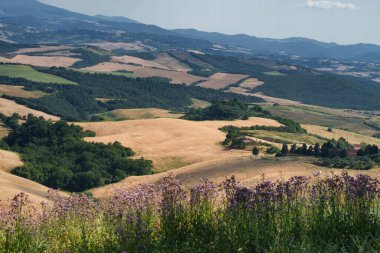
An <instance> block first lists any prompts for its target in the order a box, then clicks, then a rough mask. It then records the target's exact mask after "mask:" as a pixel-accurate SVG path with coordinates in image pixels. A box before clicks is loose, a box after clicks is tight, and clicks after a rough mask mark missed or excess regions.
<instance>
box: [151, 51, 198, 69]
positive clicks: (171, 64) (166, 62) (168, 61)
mask: <svg viewBox="0 0 380 253" xmlns="http://www.w3.org/2000/svg"><path fill="white" fill-rule="evenodd" d="M154 62H156V63H158V64H161V65H163V66H165V68H166V69H169V70H175V71H179V72H187V71H191V70H192V69H191V68H190V67H189V66H187V65H185V64H183V63H181V62H179V61H178V60H177V59H175V58H173V57H171V56H169V55H168V54H166V53H161V54H158V55H157V58H156V59H155V60H154Z"/></svg>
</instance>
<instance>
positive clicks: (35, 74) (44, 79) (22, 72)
mask: <svg viewBox="0 0 380 253" xmlns="http://www.w3.org/2000/svg"><path fill="white" fill-rule="evenodd" d="M0 76H7V77H14V78H25V79H28V80H30V81H34V82H40V83H60V84H76V83H74V82H72V81H69V80H67V79H64V78H62V77H58V76H54V75H50V74H46V73H41V72H39V71H37V70H35V69H33V68H32V67H30V66H24V65H13V64H0Z"/></svg>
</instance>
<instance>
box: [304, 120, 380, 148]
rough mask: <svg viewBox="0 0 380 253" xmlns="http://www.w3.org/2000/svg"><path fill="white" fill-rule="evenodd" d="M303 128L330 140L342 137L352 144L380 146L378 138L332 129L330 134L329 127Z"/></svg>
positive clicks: (308, 126) (312, 126)
mask: <svg viewBox="0 0 380 253" xmlns="http://www.w3.org/2000/svg"><path fill="white" fill-rule="evenodd" d="M302 127H303V128H305V129H306V130H307V131H308V132H309V133H311V134H316V135H319V136H322V137H325V138H328V139H333V138H334V139H339V138H340V137H343V138H345V139H346V140H347V141H348V142H350V143H351V144H360V143H367V144H376V145H380V139H378V138H373V137H370V136H366V135H361V134H358V133H354V132H350V131H345V130H340V129H332V130H333V131H332V132H329V131H328V128H327V127H322V126H315V125H302Z"/></svg>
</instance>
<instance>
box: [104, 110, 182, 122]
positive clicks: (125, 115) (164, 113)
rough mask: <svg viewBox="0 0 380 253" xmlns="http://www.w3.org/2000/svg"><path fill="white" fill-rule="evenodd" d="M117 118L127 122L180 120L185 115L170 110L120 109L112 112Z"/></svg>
mask: <svg viewBox="0 0 380 253" xmlns="http://www.w3.org/2000/svg"><path fill="white" fill-rule="evenodd" d="M110 113H112V114H113V115H114V116H115V117H116V118H118V119H125V120H137V119H157V118H173V119H176V118H179V117H181V116H182V115H183V114H175V113H170V111H168V110H163V109H157V108H144V109H118V110H114V111H111V112H110Z"/></svg>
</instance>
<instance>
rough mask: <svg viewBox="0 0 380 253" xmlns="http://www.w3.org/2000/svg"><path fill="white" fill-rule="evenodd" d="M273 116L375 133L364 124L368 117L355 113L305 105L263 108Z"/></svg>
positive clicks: (304, 122) (363, 132) (268, 106)
mask: <svg viewBox="0 0 380 253" xmlns="http://www.w3.org/2000/svg"><path fill="white" fill-rule="evenodd" d="M264 109H266V110H269V111H270V112H271V113H272V114H273V115H275V116H280V117H285V118H290V119H292V120H295V121H297V122H299V123H302V124H311V125H319V126H325V127H332V128H341V129H347V130H350V131H353V132H358V133H361V134H364V135H369V136H372V135H373V134H375V133H376V132H377V131H376V130H375V129H373V128H371V127H369V126H368V125H365V124H364V122H365V121H366V120H368V117H367V116H365V115H362V114H358V113H355V112H348V111H344V110H339V109H330V108H323V107H317V106H307V105H280V106H272V105H267V106H264Z"/></svg>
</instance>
